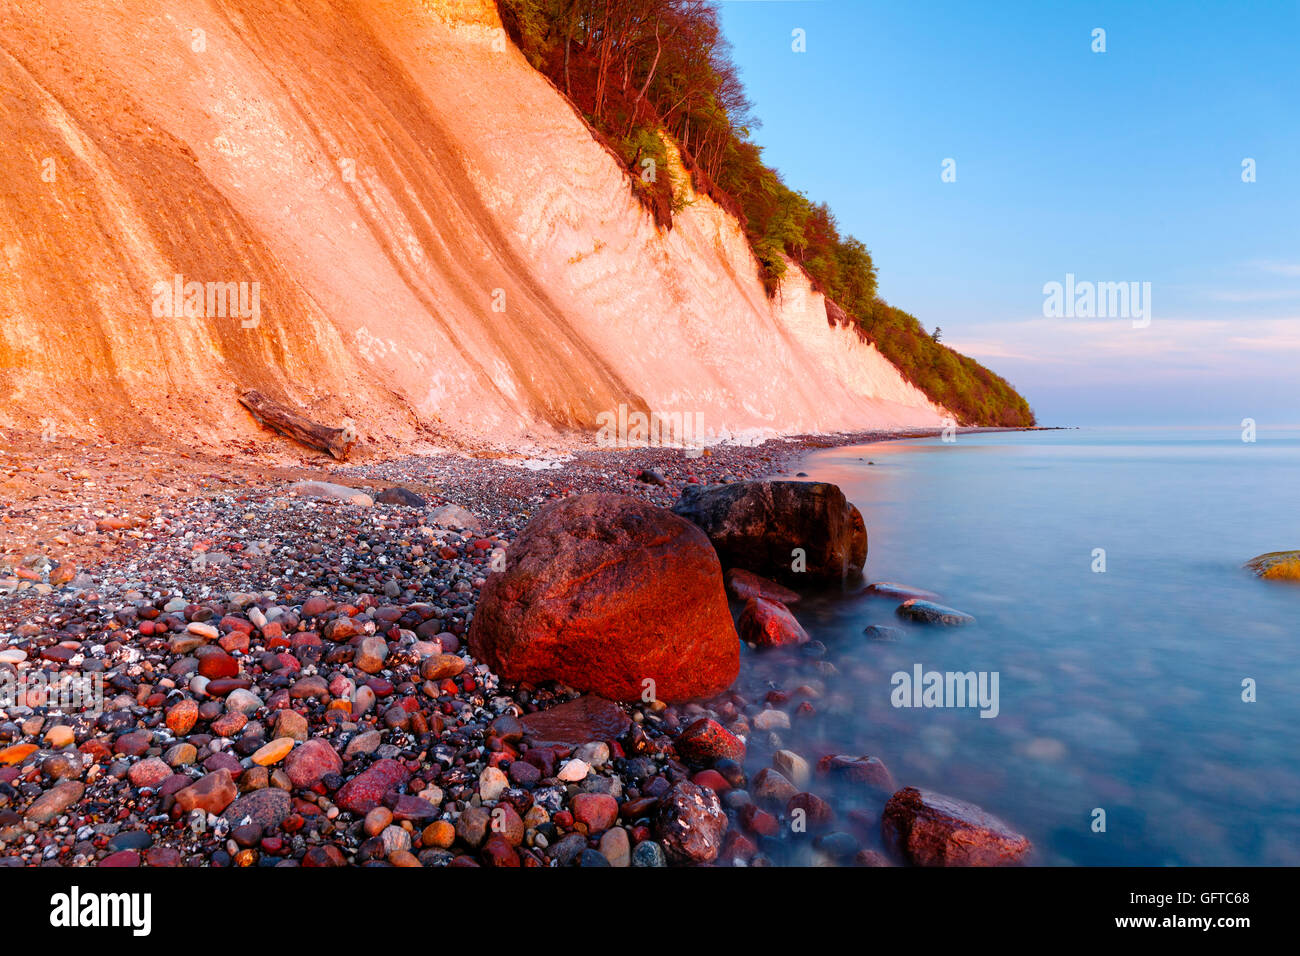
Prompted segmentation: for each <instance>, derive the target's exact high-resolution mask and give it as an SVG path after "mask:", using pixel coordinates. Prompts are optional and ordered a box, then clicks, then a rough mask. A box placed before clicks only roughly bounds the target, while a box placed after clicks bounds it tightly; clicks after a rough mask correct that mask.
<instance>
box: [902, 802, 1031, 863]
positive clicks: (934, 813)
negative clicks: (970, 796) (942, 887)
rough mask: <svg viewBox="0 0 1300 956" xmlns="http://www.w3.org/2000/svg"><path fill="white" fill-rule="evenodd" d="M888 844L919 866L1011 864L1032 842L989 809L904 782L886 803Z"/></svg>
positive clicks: (1028, 848) (1018, 861)
mask: <svg viewBox="0 0 1300 956" xmlns="http://www.w3.org/2000/svg"><path fill="white" fill-rule="evenodd" d="M881 833H882V835H883V836H884V840H885V845H886V846H887V847H889V848H890V849H892V850H893V851H894V852H896V853H898V854H899V855H900V856H902V857H903V858H904V859H906V860H907V861H908V862H910V863H913V864H915V865H917V866H1008V865H1013V864H1018V863H1023V862H1024V860H1025V858H1026V857H1027V856H1028V854H1029V852H1030V850H1031V849H1032V845H1031V844H1030V842H1029V840H1028V839H1026V838H1025V837H1024V836H1022V835H1021V834H1019V833H1017V832H1015V831H1014V830H1013V829H1011V827H1010V826H1008V825H1007V824H1006V823H1004V822H1003V821H1001V820H999V819H998V818H997V817H995V816H993V815H992V814H990V813H988V812H987V811H985V810H983V809H981V808H980V807H977V806H975V805H974V804H972V803H967V802H965V801H964V800H957V799H955V798H954V797H947V796H944V795H943V794H939V793H934V792H933V791H929V790H919V789H917V788H916V787H904V788H903V789H902V790H899V791H898V792H897V793H895V794H894V795H893V796H892V797H890V798H889V802H888V803H886V804H885V810H884V813H883V815H882V817H881Z"/></svg>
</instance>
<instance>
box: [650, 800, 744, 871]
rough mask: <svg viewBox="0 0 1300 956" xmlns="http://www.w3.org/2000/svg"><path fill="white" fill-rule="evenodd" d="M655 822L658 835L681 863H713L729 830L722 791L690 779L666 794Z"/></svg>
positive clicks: (671, 855) (670, 856)
mask: <svg viewBox="0 0 1300 956" xmlns="http://www.w3.org/2000/svg"><path fill="white" fill-rule="evenodd" d="M654 822H655V837H656V838H657V839H658V841H659V843H660V844H661V845H662V846H663V848H664V852H665V853H666V854H667V855H668V857H669V858H670V859H672V860H675V861H676V862H678V863H712V862H713V861H714V860H716V859H717V858H718V852H719V851H720V850H721V849H722V839H723V836H724V835H725V834H726V832H727V814H726V813H725V812H724V811H723V809H722V804H721V803H720V802H719V801H718V795H717V794H716V793H714V792H713V791H712V790H709V789H707V788H705V787H699V786H696V785H695V784H693V783H689V782H686V781H683V782H682V783H679V784H677V785H675V786H674V787H673V788H672V789H671V790H669V791H668V793H667V794H665V795H664V798H663V800H662V801H660V805H659V811H658V813H657V814H656V815H655V821H654Z"/></svg>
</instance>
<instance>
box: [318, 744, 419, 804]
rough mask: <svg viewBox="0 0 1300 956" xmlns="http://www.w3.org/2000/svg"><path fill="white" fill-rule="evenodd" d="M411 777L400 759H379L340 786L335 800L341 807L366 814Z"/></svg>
mask: <svg viewBox="0 0 1300 956" xmlns="http://www.w3.org/2000/svg"><path fill="white" fill-rule="evenodd" d="M410 779H411V771H409V770H407V769H406V767H405V766H403V765H402V764H401V763H399V762H398V761H396V760H392V759H390V758H385V759H382V760H377V761H375V763H373V764H371V766H370V767H369V768H368V769H367V770H365V771H364V772H362V773H360V774H358V775H357V776H355V777H353V778H352V779H351V780H349V781H348V782H347V783H345V784H344V785H343V786H342V787H340V788H339V792H338V793H337V794H336V795H335V800H334V802H335V803H336V804H338V806H339V808H340V809H343V810H347V811H349V812H350V813H355V814H357V815H358V816H364V815H365V814H367V813H369V812H370V811H371V810H373V809H374V808H375V807H377V806H378V805H379V804H380V803H381V802H382V801H383V799H384V794H385V793H387V792H388V791H389V790H393V789H396V788H397V787H400V786H404V785H405V784H406V783H407V781H409V780H410Z"/></svg>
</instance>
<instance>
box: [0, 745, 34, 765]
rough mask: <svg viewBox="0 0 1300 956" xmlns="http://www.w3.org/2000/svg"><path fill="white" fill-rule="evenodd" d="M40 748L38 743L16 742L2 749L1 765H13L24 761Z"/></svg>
mask: <svg viewBox="0 0 1300 956" xmlns="http://www.w3.org/2000/svg"><path fill="white" fill-rule="evenodd" d="M39 749H40V748H39V747H37V746H36V744H14V745H12V746H10V747H6V748H4V749H3V750H0V767H12V766H15V765H17V764H20V763H22V762H23V761H24V760H26V759H27V758H28V757H30V756H31V755H32V754H34V753H36V751H37V750H39Z"/></svg>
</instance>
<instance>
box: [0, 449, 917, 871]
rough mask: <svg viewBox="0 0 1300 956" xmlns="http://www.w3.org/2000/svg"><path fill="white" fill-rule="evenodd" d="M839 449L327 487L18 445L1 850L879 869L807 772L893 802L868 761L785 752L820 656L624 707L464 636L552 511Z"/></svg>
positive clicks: (156, 861) (449, 457)
mask: <svg viewBox="0 0 1300 956" xmlns="http://www.w3.org/2000/svg"><path fill="white" fill-rule="evenodd" d="M885 437H889V436H887V435H882V434H871V435H854V436H843V437H842V438H837V439H835V440H834V443H837V444H847V443H859V442H862V441H869V440H879V439H881V438H885ZM831 443H832V442H831V441H829V440H827V439H824V438H804V439H787V440H780V441H769V442H767V443H765V444H762V445H758V446H753V447H741V446H725V445H723V446H715V447H713V448H711V449H708V450H706V451H705V452H704V453H703V454H701V455H699V456H698V457H689V456H687V455H685V454H684V453H683V452H682V451H680V450H674V449H667V448H643V449H628V450H592V451H578V452H572V453H570V454H567V455H564V456H562V457H558V458H555V459H552V460H534V461H519V460H513V459H508V458H498V457H488V456H473V455H463V454H441V455H433V456H428V457H419V458H403V459H395V460H389V461H372V462H367V463H362V464H357V465H346V466H331V467H329V468H328V469H327V471H323V472H322V471H320V467H321V466H319V465H313V463H312V462H310V461H307V460H304V461H302V462H299V463H296V464H293V465H291V466H286V467H281V468H278V469H262V468H259V467H257V466H256V465H251V466H250V465H245V466H244V467H243V468H242V469H238V470H237V469H236V468H235V467H234V466H233V464H232V463H231V462H230V461H224V462H223V461H222V460H219V459H203V458H202V457H201V456H198V455H197V454H196V455H195V457H194V458H193V459H191V461H190V463H189V464H188V465H187V466H186V467H184V468H181V469H179V470H176V469H174V468H173V469H172V470H168V469H169V467H170V466H169V465H167V464H164V462H163V458H164V457H165V453H163V452H162V451H161V450H155V451H156V454H152V453H151V454H150V455H146V456H143V460H141V453H140V452H139V450H131V449H101V450H100V451H99V452H97V453H96V454H97V455H98V457H97V458H96V457H95V455H92V454H91V453H90V451H88V450H84V449H83V450H80V451H79V450H78V449H76V448H67V449H64V454H65V456H66V460H67V462H68V464H67V465H66V466H63V467H61V466H60V452H59V450H57V449H54V450H46V453H45V454H44V455H43V456H42V458H41V459H40V463H39V464H33V463H32V462H33V459H32V457H31V456H30V455H23V454H20V453H19V451H18V450H15V449H14V448H12V447H11V448H10V449H8V450H7V454H6V455H5V456H4V457H3V458H0V476H3V477H5V478H6V479H7V480H8V482H9V483H10V484H9V485H8V487H9V490H10V491H11V492H14V491H20V492H21V493H20V494H16V495H15V497H14V498H13V499H10V500H8V501H7V502H6V504H5V507H4V512H3V514H2V515H0V519H2V521H3V524H2V525H0V528H2V529H3V534H4V535H5V536H6V537H5V543H6V547H7V548H8V550H7V551H6V552H5V553H4V554H3V555H2V556H0V681H4V682H6V683H4V684H2V685H0V686H3V687H8V688H9V692H8V697H7V699H5V700H4V701H3V707H2V708H0V865H4V866H56V865H57V866H239V867H247V866H342V865H368V866H373V865H391V866H511V867H514V866H530V867H531V866H566V865H580V866H614V867H619V866H629V865H631V866H664V865H691V864H701V863H706V864H712V865H728V866H730V865H763V864H765V863H772V862H773V861H782V860H789V859H792V858H797V859H798V860H800V861H801V862H807V863H813V864H854V863H856V864H858V865H887V864H889V863H890V862H891V860H890V859H889V858H888V855H887V854H886V853H885V852H883V848H882V845H881V838H880V833H879V829H880V827H879V815H878V814H871V813H863V812H861V811H855V812H854V813H851V814H840V813H837V811H836V807H835V806H834V804H833V802H831V801H830V800H828V799H827V798H826V797H824V796H823V795H822V794H823V793H827V794H829V792H830V790H831V789H832V788H830V787H829V786H826V787H823V786H820V785H819V781H821V780H826V779H828V778H830V777H834V778H836V779H837V780H839V781H841V782H842V781H843V780H846V779H847V780H850V781H858V782H861V784H862V785H863V786H867V787H872V788H875V789H876V790H879V791H880V793H881V794H882V797H881V802H882V803H883V800H884V799H885V798H886V797H888V795H889V793H890V792H891V791H892V790H893V789H894V781H893V780H892V778H891V777H890V774H889V770H888V768H887V767H886V766H885V765H884V763H882V762H881V761H880V760H879V759H878V758H877V757H875V756H874V755H871V754H820V753H804V754H800V753H795V752H793V751H791V750H788V749H783V748H781V746H780V744H781V735H782V733H783V731H785V730H787V729H788V728H789V727H790V726H791V722H792V721H798V720H800V719H801V717H803V716H805V715H808V714H810V713H814V712H815V710H816V707H817V700H816V688H815V674H816V670H817V669H818V668H825V667H827V666H831V667H833V662H830V661H827V660H825V659H823V652H824V648H822V647H821V646H820V645H819V644H818V642H816V641H813V642H810V643H809V644H805V645H802V646H801V647H800V648H799V649H798V652H797V654H796V655H795V657H796V659H798V660H803V661H805V662H807V665H808V666H807V668H806V669H804V668H798V667H796V668H786V669H784V671H783V669H782V668H774V667H773V666H772V665H771V663H770V660H771V659H770V658H769V659H768V661H769V662H768V663H765V664H762V665H761V666H763V667H764V671H763V673H764V674H765V675H767V674H768V672H769V671H770V672H772V674H771V675H770V676H768V677H766V678H765V679H764V680H762V681H758V682H756V681H754V680H745V679H742V680H738V681H736V683H735V685H734V686H733V687H732V688H731V689H729V690H728V691H725V692H723V693H722V694H720V695H718V696H717V697H714V698H712V699H708V700H702V701H692V702H687V703H671V704H666V703H664V702H663V701H660V700H655V699H651V700H648V701H646V700H643V701H636V702H633V703H619V704H616V703H613V702H610V701H608V700H604V699H602V698H599V697H596V696H593V695H591V694H583V693H580V692H579V691H577V690H575V689H573V688H571V687H568V686H565V685H563V684H560V683H556V682H553V681H551V682H542V683H539V684H536V685H534V684H529V683H512V682H508V681H504V680H502V679H500V678H499V677H498V676H497V675H496V674H494V673H493V672H492V671H491V670H490V669H489V667H488V666H487V665H486V664H484V663H483V662H481V661H479V660H476V659H475V658H474V657H473V656H472V655H471V654H470V652H469V650H468V647H467V641H466V635H467V631H468V628H469V624H470V621H471V620H472V618H473V615H474V612H475V608H476V605H477V603H478V600H479V594H480V591H481V589H482V588H483V586H484V584H485V581H486V579H487V576H488V575H489V573H491V572H492V571H493V570H494V569H496V568H497V567H499V566H500V565H499V563H498V562H503V561H504V557H505V555H506V554H508V553H509V549H510V546H511V543H512V541H514V539H515V538H516V536H517V535H518V534H519V532H520V530H521V529H522V528H523V527H524V526H525V525H526V524H527V523H528V521H529V520H530V519H531V518H532V517H533V516H534V515H536V513H537V512H538V510H540V509H541V508H543V507H544V506H545V505H547V504H548V503H550V502H553V501H556V500H558V499H562V498H566V497H568V496H571V495H575V494H582V493H587V492H614V493H618V494H622V495H628V496H633V497H635V498H638V499H642V500H644V501H646V502H648V503H650V504H653V505H657V506H660V507H665V508H666V507H670V506H671V505H672V504H673V503H674V502H675V501H676V500H677V499H678V498H679V496H680V495H681V493H682V491H683V489H684V488H686V487H688V486H690V485H716V484H725V483H730V482H738V481H747V480H750V479H755V478H759V477H764V476H787V477H789V476H793V475H794V474H795V473H796V472H797V469H798V464H799V460H800V458H801V457H802V456H803V455H804V454H806V453H807V452H808V450H809V449H811V448H816V447H825V446H826V445H828V444H831ZM86 462H92V463H93V464H95V465H96V466H97V467H96V469H95V470H94V471H93V472H92V471H89V470H87V468H86V465H85V463H86ZM174 464H175V462H174V461H172V462H171V466H174ZM141 472H144V473H146V474H149V475H152V476H153V481H152V485H146V484H145V483H143V482H141V481H140V479H139V474H140V473H141ZM20 483H22V484H20ZM160 486H162V487H165V491H160V490H159V489H160ZM147 487H152V488H153V493H154V494H155V495H156V497H150V495H149V494H147V493H143V492H142V491H141V489H142V488H147ZM732 597H733V598H734V597H735V594H733V595H732ZM736 609H737V610H738V609H739V607H738V606H737V608H736ZM796 626H797V625H796ZM760 654H761V652H760ZM756 659H757V658H756V656H755V655H754V652H753V649H752V648H750V649H747V650H746V651H745V653H744V654H742V660H741V671H742V677H743V676H744V675H745V674H746V672H747V671H748V670H750V669H752V668H753V667H754V666H755V665H754V663H753V662H754V660H756ZM782 671H783V672H784V673H785V675H786V677H785V681H784V684H782V683H781V682H780V673H781V672H782ZM809 675H813V676H814V680H813V681H812V682H811V683H812V686H810V684H809V680H808V678H809ZM61 681H62V683H60V682H61ZM76 682H80V683H79V684H78V686H80V687H81V688H82V689H83V691H86V692H87V693H88V689H89V688H94V687H96V686H98V688H99V692H98V696H97V697H96V698H95V701H96V703H95V705H94V706H93V707H82V708H80V709H78V708H76V707H68V706H66V704H67V702H68V701H67V695H68V693H69V687H70V686H71V685H72V684H73V683H76ZM755 686H761V687H763V688H766V689H767V690H766V692H765V693H762V694H759V693H755V692H753V691H751V692H750V693H749V695H748V696H746V695H745V694H743V693H741V692H740V690H739V688H753V687H755ZM61 695H62V696H61ZM82 703H85V701H82ZM60 705H64V706H60ZM759 737H761V738H762V741H763V747H762V748H759V749H761V752H762V753H763V754H764V759H763V761H762V762H761V764H760V763H758V762H756V761H755V760H754V759H752V758H751V756H750V755H751V754H752V752H756V748H754V747H753V746H752V742H753V741H755V740H756V739H757V738H759ZM747 741H748V742H751V745H750V746H747ZM792 819H797V820H798V821H799V825H797V826H793V827H792V826H791V821H792ZM792 844H797V847H795V848H794V849H795V850H797V852H792V846H791V845H792Z"/></svg>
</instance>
